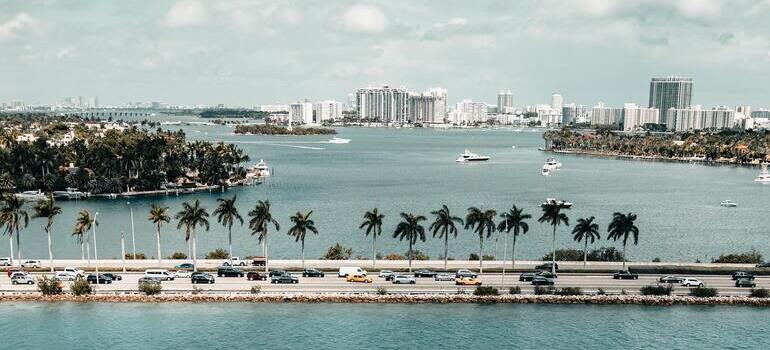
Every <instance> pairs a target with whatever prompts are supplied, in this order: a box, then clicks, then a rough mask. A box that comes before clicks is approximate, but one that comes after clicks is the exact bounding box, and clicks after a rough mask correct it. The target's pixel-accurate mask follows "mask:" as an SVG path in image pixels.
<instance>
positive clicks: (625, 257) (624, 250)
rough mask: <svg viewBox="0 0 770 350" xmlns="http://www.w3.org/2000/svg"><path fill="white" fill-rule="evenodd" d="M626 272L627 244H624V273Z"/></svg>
mask: <svg viewBox="0 0 770 350" xmlns="http://www.w3.org/2000/svg"><path fill="white" fill-rule="evenodd" d="M625 270H626V243H625V242H623V271H625Z"/></svg>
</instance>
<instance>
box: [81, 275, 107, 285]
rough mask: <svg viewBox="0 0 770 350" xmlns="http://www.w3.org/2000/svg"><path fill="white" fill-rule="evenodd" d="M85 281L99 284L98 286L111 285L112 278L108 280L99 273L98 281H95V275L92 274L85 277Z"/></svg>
mask: <svg viewBox="0 0 770 350" xmlns="http://www.w3.org/2000/svg"><path fill="white" fill-rule="evenodd" d="M86 281H88V283H96V282H99V284H110V283H112V278H109V277H107V276H105V275H104V274H103V273H100V274H99V279H98V280H97V279H96V275H95V274H93V273H92V274H90V275H88V276H87V277H86Z"/></svg>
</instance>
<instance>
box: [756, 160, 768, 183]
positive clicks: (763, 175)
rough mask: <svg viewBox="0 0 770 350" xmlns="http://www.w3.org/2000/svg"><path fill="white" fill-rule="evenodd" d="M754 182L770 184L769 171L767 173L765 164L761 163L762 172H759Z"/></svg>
mask: <svg viewBox="0 0 770 350" xmlns="http://www.w3.org/2000/svg"><path fill="white" fill-rule="evenodd" d="M754 182H759V183H770V171H767V163H762V171H760V172H759V175H758V176H757V178H756V179H754Z"/></svg>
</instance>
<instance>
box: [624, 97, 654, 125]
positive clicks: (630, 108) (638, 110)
mask: <svg viewBox="0 0 770 350" xmlns="http://www.w3.org/2000/svg"><path fill="white" fill-rule="evenodd" d="M659 123H660V110H659V109H657V108H645V107H641V106H639V105H637V104H636V103H626V104H624V105H623V130H625V131H635V130H641V129H642V127H643V126H644V124H659Z"/></svg>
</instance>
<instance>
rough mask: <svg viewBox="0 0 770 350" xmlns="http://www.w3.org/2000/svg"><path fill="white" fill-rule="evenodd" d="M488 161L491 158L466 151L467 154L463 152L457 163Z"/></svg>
mask: <svg viewBox="0 0 770 350" xmlns="http://www.w3.org/2000/svg"><path fill="white" fill-rule="evenodd" d="M488 160H489V156H480V155H478V154H476V153H473V152H471V151H469V150H467V149H466V150H465V152H463V153H462V154H460V156H459V157H457V159H456V160H455V162H458V163H467V162H485V161H488Z"/></svg>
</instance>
